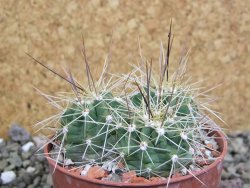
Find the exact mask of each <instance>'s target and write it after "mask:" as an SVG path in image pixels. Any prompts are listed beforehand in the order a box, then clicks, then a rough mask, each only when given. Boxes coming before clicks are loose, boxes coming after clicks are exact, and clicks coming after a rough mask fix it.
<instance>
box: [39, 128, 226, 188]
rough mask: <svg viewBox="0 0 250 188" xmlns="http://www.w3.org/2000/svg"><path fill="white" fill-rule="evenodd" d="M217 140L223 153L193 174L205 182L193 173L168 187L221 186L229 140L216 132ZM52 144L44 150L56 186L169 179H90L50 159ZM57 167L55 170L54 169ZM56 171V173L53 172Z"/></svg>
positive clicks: (160, 187)
mask: <svg viewBox="0 0 250 188" xmlns="http://www.w3.org/2000/svg"><path fill="white" fill-rule="evenodd" d="M215 134H216V139H215V140H216V141H217V143H218V145H219V148H220V149H219V150H220V152H221V155H220V157H219V158H217V159H216V160H215V161H214V162H213V163H212V164H210V165H209V166H208V167H206V168H205V169H202V170H200V171H197V172H194V173H193V174H194V175H195V176H196V177H197V178H198V179H199V180H200V181H201V182H203V183H204V184H202V183H201V182H200V181H198V180H197V179H196V178H195V177H194V176H192V175H186V176H181V177H176V178H171V180H170V183H169V185H168V188H200V187H201V188H203V187H204V188H219V187H220V180H221V172H222V162H223V160H224V157H225V155H226V152H227V140H226V138H225V136H224V134H222V133H220V132H215ZM51 147H52V145H51V144H48V145H46V147H45V149H44V152H45V156H46V158H47V160H48V162H49V168H50V172H51V174H52V179H53V185H54V188H108V187H145V188H146V187H148V188H149V187H152V188H166V185H167V181H165V180H164V181H159V182H156V183H143V184H142V183H140V184H139V183H138V184H135V183H117V182H110V181H103V180H98V179H90V178H88V177H84V176H80V175H77V174H74V173H70V172H69V171H67V169H65V168H63V167H61V166H59V165H57V166H56V168H55V162H54V161H53V160H52V159H50V157H49V151H50V150H51ZM54 168H55V171H54ZM53 171H54V173H53Z"/></svg>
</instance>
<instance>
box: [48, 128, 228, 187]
mask: <svg viewBox="0 0 250 188" xmlns="http://www.w3.org/2000/svg"><path fill="white" fill-rule="evenodd" d="M214 133H215V134H217V135H218V137H216V139H218V140H219V139H221V140H222V151H221V155H220V156H219V157H218V158H217V159H216V160H215V161H214V162H213V163H211V164H210V165H208V166H207V167H206V168H205V169H202V170H199V171H197V172H193V175H195V176H196V177H197V176H199V175H202V174H204V173H207V172H208V171H209V170H210V169H212V168H215V167H216V166H217V165H219V163H221V162H222V161H223V159H224V158H225V155H226V153H227V147H228V146H227V139H226V136H225V135H224V134H223V133H222V132H220V131H214ZM49 144H50V143H48V144H47V145H46V146H45V147H44V155H45V157H46V158H47V160H48V163H49V164H50V165H51V166H55V165H56V162H55V161H53V160H52V159H51V157H50V156H49V147H48V146H49ZM56 170H58V171H60V172H62V173H64V174H67V175H68V176H71V177H72V178H75V179H80V180H83V181H87V182H91V183H94V184H99V185H107V186H114V187H115V186H117V187H150V186H161V185H166V184H167V181H168V180H162V181H159V182H148V183H125V182H112V181H105V180H99V179H92V178H88V177H86V176H80V175H76V174H72V173H70V172H69V171H68V170H66V169H65V168H63V167H61V166H59V165H57V166H56ZM193 175H191V174H188V175H185V176H180V177H174V178H171V179H170V181H169V184H172V183H178V182H181V181H184V180H187V179H191V178H193V177H194V176H193Z"/></svg>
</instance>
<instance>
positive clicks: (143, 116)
mask: <svg viewBox="0 0 250 188" xmlns="http://www.w3.org/2000/svg"><path fill="white" fill-rule="evenodd" d="M171 45H172V35H171V29H170V33H169V40H168V48H167V52H166V56H165V57H164V55H163V51H164V50H163V48H161V55H160V67H161V68H160V72H157V71H155V70H154V68H153V66H152V64H153V63H152V62H151V63H149V62H148V61H146V59H145V58H144V57H143V56H142V55H141V65H138V66H135V68H134V70H132V71H131V72H130V73H129V74H125V75H123V76H117V77H115V78H114V77H113V76H112V78H110V79H109V80H107V77H105V75H106V74H105V71H106V69H107V64H105V66H104V71H103V73H102V74H101V77H100V79H99V80H98V81H97V82H95V81H94V79H93V77H92V74H91V71H90V68H89V65H88V62H87V60H86V58H85V65H86V75H87V79H88V84H87V86H86V87H81V86H80V85H79V84H78V83H77V82H75V81H74V79H73V77H72V76H71V73H69V72H67V73H68V78H67V79H65V78H63V79H65V80H66V81H67V82H69V83H70V85H71V86H72V89H73V91H74V92H73V93H74V95H73V97H72V96H67V97H64V98H63V99H62V100H61V101H63V102H64V104H65V101H66V105H65V107H62V105H61V104H56V105H59V106H60V108H59V109H62V110H61V111H60V113H59V114H58V115H57V116H56V118H55V119H54V120H55V122H57V126H58V127H57V131H56V133H55V135H54V137H53V138H52V139H51V141H52V143H53V144H54V146H55V147H56V148H58V150H57V157H56V158H55V159H54V160H55V161H56V163H57V164H58V163H60V164H62V165H67V164H65V161H67V160H66V159H70V160H71V161H72V162H73V163H74V165H75V166H76V168H82V169H85V170H86V169H87V168H89V167H90V166H95V165H98V166H102V168H104V169H108V170H109V171H112V172H111V173H115V172H116V170H117V169H119V170H120V171H122V172H129V171H134V172H135V173H136V175H137V176H141V177H144V178H146V179H149V178H151V177H154V176H156V177H165V178H167V177H171V176H172V175H173V174H175V173H176V172H178V171H180V170H183V169H184V170H187V171H189V173H191V174H192V172H191V171H190V170H188V166H189V165H191V164H192V165H196V166H197V167H199V164H198V163H196V159H197V158H203V159H204V160H205V158H206V160H207V159H209V160H212V161H213V160H214V159H215V158H214V157H213V156H211V155H209V154H208V153H205V154H204V152H202V151H201V150H202V149H203V148H205V147H206V146H205V143H204V140H206V139H209V138H210V137H211V132H212V131H214V130H219V129H220V128H219V127H217V126H208V125H207V120H208V116H206V115H204V109H205V110H208V111H209V112H212V113H213V111H211V110H210V109H208V108H207V107H206V106H205V105H204V104H203V103H201V102H199V100H198V99H197V97H198V96H199V93H197V90H196V89H195V88H192V84H188V82H185V81H183V78H184V71H185V66H186V59H185V58H183V59H181V61H180V66H179V67H178V69H177V71H176V72H175V74H173V76H172V77H171V78H170V77H169V73H168V71H169V55H170V50H171ZM83 52H84V55H85V48H84V51H83ZM140 54H141V53H140ZM85 57H86V55H85ZM36 61H37V60H36ZM39 63H40V62H39ZM43 66H44V65H43ZM47 97H48V96H47ZM49 100H52V99H51V98H49ZM54 102H55V101H54ZM53 104H54V103H53ZM215 115H216V114H215ZM50 121H51V119H48V121H47V122H50ZM208 130H209V131H208ZM55 141H56V142H55ZM213 150H215V149H213ZM215 152H217V151H216V150H215ZM60 155H63V157H64V158H65V160H64V161H60V160H59V158H60ZM206 155H207V156H206ZM111 164H112V166H111ZM119 164H123V167H122V168H121V167H119ZM110 166H111V167H110ZM83 171H84V170H83Z"/></svg>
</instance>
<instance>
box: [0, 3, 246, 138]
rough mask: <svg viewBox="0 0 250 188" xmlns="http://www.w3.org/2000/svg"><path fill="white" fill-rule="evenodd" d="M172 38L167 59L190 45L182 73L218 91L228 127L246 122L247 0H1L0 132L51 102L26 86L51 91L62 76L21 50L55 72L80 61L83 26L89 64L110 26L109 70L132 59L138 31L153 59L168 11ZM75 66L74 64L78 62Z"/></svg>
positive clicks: (46, 110)
mask: <svg viewBox="0 0 250 188" xmlns="http://www.w3.org/2000/svg"><path fill="white" fill-rule="evenodd" d="M171 17H172V18H173V23H174V27H173V29H174V32H175V42H174V48H173V54H172V56H171V58H172V62H174V61H177V60H178V57H179V53H180V51H181V48H182V47H183V46H188V47H190V48H191V53H190V59H189V73H190V74H192V77H193V80H196V79H198V80H202V79H204V80H205V81H204V85H206V86H209V87H212V86H214V85H216V84H219V83H223V85H222V86H221V87H219V88H218V89H216V90H214V91H212V92H211V94H212V95H214V96H218V97H219V100H218V101H217V102H216V105H215V108H214V109H216V110H219V111H220V112H221V113H222V114H223V118H224V119H225V121H226V122H227V123H228V125H229V128H230V129H232V128H237V129H242V128H245V129H249V128H250V124H249V115H250V75H249V73H250V62H249V61H250V2H249V1H233V0H224V1H217V0H215V1H193V0H183V1H175V0H171V1H160V0H158V1H157V0H151V1H149V0H146V1H139V0H135V1H132V0H131V1H117V0H113V1H98V0H94V1H62V0H60V1H59V0H58V1H55V0H53V1H52V0H51V1H35V0H29V1H15V0H6V1H4V0H2V1H0V31H1V33H0V67H1V69H0V83H1V87H0V104H1V110H0V136H4V135H5V133H6V130H7V129H8V127H9V126H10V124H11V122H13V121H16V122H20V123H21V124H22V125H24V126H25V127H27V128H28V129H30V130H31V125H32V124H34V123H35V122H37V121H38V120H41V119H43V118H45V117H47V116H48V115H51V114H52V112H53V110H52V108H50V107H49V106H48V105H47V104H46V103H45V100H44V99H43V98H42V97H40V96H39V95H37V93H36V92H35V91H34V89H33V88H32V86H35V87H38V88H39V89H41V90H42V91H45V92H47V93H50V94H53V92H55V91H64V90H65V89H66V90H69V87H68V86H67V84H66V83H64V82H63V81H61V80H60V79H58V78H56V77H55V76H54V75H52V74H51V73H49V72H47V71H45V70H44V69H43V68H41V67H39V66H38V65H35V64H33V63H32V62H31V61H30V59H29V58H28V57H27V56H26V55H25V53H24V52H29V53H31V54H32V55H33V56H34V57H36V58H38V59H40V60H42V61H44V62H46V63H47V65H49V66H50V67H52V68H55V69H57V70H58V71H59V72H62V70H61V68H60V66H61V64H64V63H70V64H71V66H72V69H73V72H76V70H81V71H82V70H83V69H82V55H81V52H80V47H81V37H82V34H83V35H84V37H85V40H86V47H87V55H88V58H89V61H90V62H91V65H92V67H97V66H98V65H100V64H101V63H103V61H104V57H105V54H106V53H107V52H108V44H109V39H110V35H111V33H112V30H113V31H114V35H113V40H114V42H113V43H114V48H113V64H112V69H113V70H115V71H125V70H127V69H128V67H129V66H128V63H135V62H137V59H138V45H137V44H138V43H137V37H138V36H140V38H141V44H142V47H143V51H144V55H145V56H146V57H148V58H151V57H152V58H153V60H154V61H155V62H156V61H157V57H158V55H159V43H160V41H161V40H163V41H165V42H166V39H167V35H166V33H167V31H168V26H169V22H170V18H171ZM79 67H80V68H79Z"/></svg>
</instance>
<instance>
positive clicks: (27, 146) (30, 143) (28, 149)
mask: <svg viewBox="0 0 250 188" xmlns="http://www.w3.org/2000/svg"><path fill="white" fill-rule="evenodd" d="M33 146H35V144H34V143H33V142H31V141H29V142H27V143H26V144H24V145H23V146H22V151H23V152H28V151H30V149H31V148H32V147H33Z"/></svg>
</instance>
